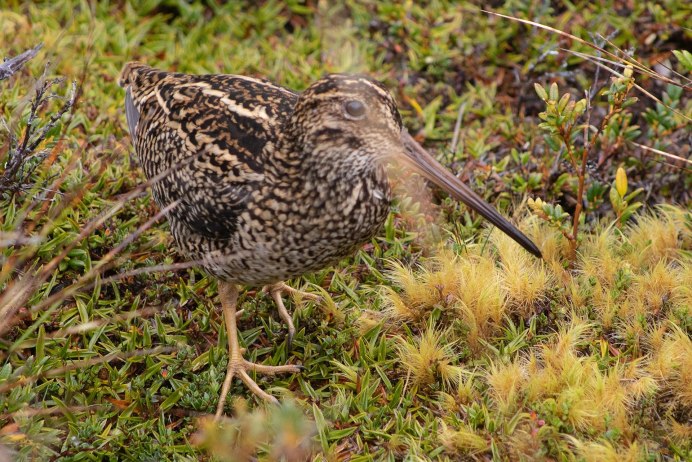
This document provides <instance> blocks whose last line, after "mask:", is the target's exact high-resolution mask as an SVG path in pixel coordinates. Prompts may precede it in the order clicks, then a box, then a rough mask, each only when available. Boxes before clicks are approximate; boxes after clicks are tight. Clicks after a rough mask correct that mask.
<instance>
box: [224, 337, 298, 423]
mask: <svg viewBox="0 0 692 462" xmlns="http://www.w3.org/2000/svg"><path fill="white" fill-rule="evenodd" d="M238 350H240V349H238ZM234 353H235V352H231V357H230V359H229V361H228V367H227V369H226V379H225V380H224V381H223V386H222V387H221V398H220V399H219V404H218V406H217V407H216V416H215V417H214V418H215V420H218V419H220V418H221V416H222V415H223V407H224V404H225V403H226V396H227V395H228V390H229V389H230V387H231V381H232V380H233V377H238V378H239V379H240V380H242V381H243V383H244V384H245V386H246V387H248V388H249V389H250V391H251V392H253V393H254V394H255V395H256V396H258V397H259V398H261V399H262V400H264V401H268V402H270V403H272V404H278V403H279V401H278V400H277V399H276V398H275V397H273V396H272V395H270V394H269V393H267V392H266V391H264V390H262V388H260V386H259V385H257V382H255V381H254V380H253V379H252V377H250V375H249V374H248V372H250V371H253V372H257V373H259V374H270V375H273V374H283V373H289V374H295V373H298V372H301V371H302V370H303V369H304V368H303V366H299V365H295V364H285V365H283V366H267V365H264V364H256V363H253V362H250V361H247V360H246V359H244V358H243V357H242V356H240V354H234ZM238 353H239V352H238Z"/></svg>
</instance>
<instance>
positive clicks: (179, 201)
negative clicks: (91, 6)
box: [119, 62, 541, 419]
mask: <svg viewBox="0 0 692 462" xmlns="http://www.w3.org/2000/svg"><path fill="white" fill-rule="evenodd" d="M119 85H120V86H121V87H123V88H124V90H125V113H126V118H127V124H128V129H129V133H130V136H131V139H132V143H133V145H134V150H135V152H136V156H137V158H138V161H139V164H140V166H141V168H142V170H143V172H144V175H145V176H146V177H147V178H148V179H149V180H150V181H151V182H152V195H153V198H154V200H155V201H156V203H157V204H158V206H159V207H161V208H168V209H167V219H168V222H169V225H170V232H171V234H172V235H173V238H174V240H175V243H176V245H177V247H178V249H180V250H181V251H182V253H183V254H184V255H185V256H186V258H188V259H190V260H191V261H192V262H194V263H195V264H197V265H199V267H201V268H202V269H203V270H204V271H206V272H207V273H208V274H210V275H212V276H214V277H216V278H217V280H218V293H219V298H220V301H221V306H222V311H223V317H224V321H225V328H226V330H227V339H228V365H227V370H226V376H225V379H224V382H223V386H222V388H221V393H220V397H219V401H218V405H217V408H216V414H215V418H216V419H219V418H220V417H221V416H222V415H223V409H224V406H225V402H226V398H227V395H228V392H229V389H230V385H231V382H232V380H233V378H234V377H237V378H240V379H241V381H242V382H243V383H244V384H245V385H246V386H247V387H248V388H249V389H250V390H251V391H252V392H253V393H254V394H255V395H257V396H258V397H259V398H261V399H263V400H266V401H269V402H278V401H277V399H276V398H275V397H273V396H272V395H270V394H268V393H267V392H265V391H264V390H262V388H261V387H260V386H259V385H257V383H256V382H255V381H254V380H253V379H252V377H251V376H250V375H249V372H252V371H254V372H255V373H260V374H277V373H298V372H300V371H301V370H302V366H299V365H294V364H286V365H280V366H268V365H264V364H256V363H252V362H250V361H247V360H245V359H244V358H243V356H242V354H243V350H242V349H241V348H240V345H239V342H238V333H237V325H236V308H237V302H238V296H239V288H240V286H250V287H264V288H265V290H267V291H268V292H269V293H270V294H271V296H272V298H273V300H274V302H275V304H276V306H277V309H278V312H279V315H280V317H281V319H282V320H283V321H284V322H285V323H286V324H287V326H288V341H289V343H290V340H291V339H292V337H293V333H294V332H295V327H294V325H293V322H292V319H291V316H290V315H289V313H288V311H287V309H286V307H285V305H284V303H283V301H282V296H283V295H286V294H296V293H298V291H297V290H296V289H293V288H291V287H289V286H288V285H287V284H286V283H285V281H286V280H288V279H291V278H296V277H300V276H303V275H305V274H309V273H311V272H315V271H317V270H321V269H324V268H327V267H329V266H331V265H333V264H335V263H337V262H339V261H340V260H342V259H344V258H346V257H348V256H351V255H352V254H354V253H355V252H356V251H357V250H358V249H359V248H360V247H361V246H362V245H363V244H364V243H367V242H368V241H370V240H371V239H372V238H373V237H375V236H376V235H377V233H378V232H379V231H380V230H381V228H382V227H383V224H384V223H385V221H386V219H387V216H388V214H389V212H390V202H391V200H392V196H393V194H392V186H391V184H390V173H389V172H390V169H391V168H392V165H394V164H396V165H400V166H405V168H410V169H412V170H413V171H415V172H416V173H419V174H420V175H421V176H422V177H424V178H425V179H427V180H428V181H429V182H431V183H433V184H435V185H437V186H438V187H440V188H441V189H442V190H444V191H446V192H447V193H448V194H450V195H451V196H452V197H454V198H455V199H457V200H460V201H462V202H464V203H465V204H466V205H468V206H469V207H470V208H472V209H474V210H476V211H477V212H478V213H479V214H480V215H482V216H483V217H485V218H486V219H487V220H489V221H490V222H491V223H492V224H494V225H495V226H497V227H498V228H499V229H501V230H502V231H503V232H505V233H506V234H508V235H509V236H510V237H512V238H513V239H514V240H515V241H516V242H517V243H519V244H520V245H521V246H522V247H524V248H525V249H526V250H527V251H528V252H530V253H531V254H533V255H535V256H536V257H539V258H540V257H541V252H540V250H539V249H538V247H537V246H536V245H535V244H534V243H533V242H532V241H531V239H529V238H528V237H527V236H526V235H525V234H523V233H522V232H521V231H520V230H519V229H517V228H516V227H515V226H514V225H512V224H511V223H510V222H509V221H508V220H507V219H505V218H504V217H503V216H502V215H501V214H500V213H499V212H498V211H497V210H495V209H494V208H493V207H492V206H491V205H490V204H488V203H487V202H485V201H484V200H483V199H482V198H481V197H480V196H478V195H477V194H476V193H475V192H474V191H473V190H472V189H471V188H469V187H468V186H466V185H465V184H464V183H463V182H461V181H460V180H459V179H458V178H457V177H456V176H455V175H453V174H452V173H451V172H449V171H448V170H447V169H445V168H444V167H443V166H442V165H441V164H439V163H438V162H437V161H436V160H435V158H434V157H433V156H432V155H431V154H429V153H428V152H427V151H426V150H425V149H424V148H423V147H422V146H421V145H420V144H419V143H418V142H417V141H416V140H415V139H414V138H413V137H412V136H411V135H410V134H409V133H408V131H407V130H406V128H405V127H404V125H403V123H402V118H401V115H400V113H399V110H398V106H397V104H396V102H395V99H394V97H393V96H392V94H391V93H390V92H389V90H388V89H387V88H386V86H385V85H383V84H382V83H380V82H379V81H377V80H375V79H373V78H370V77H368V76H365V75H360V74H327V75H325V76H323V77H322V78H320V79H318V80H316V81H315V82H313V83H312V84H311V85H309V86H308V87H307V88H306V89H305V90H304V91H303V92H296V91H293V90H291V89H288V88H285V87H283V86H280V85H277V84H274V83H272V82H271V81H269V80H266V79H263V78H257V77H250V76H243V75H231V74H207V75H191V74H183V73H174V72H167V71H163V70H159V69H155V68H152V67H150V66H148V65H146V64H143V63H139V62H131V63H128V64H126V65H125V67H124V68H123V70H122V73H121V75H120V79H119ZM308 297H309V298H312V299H317V297H315V296H314V295H311V294H308Z"/></svg>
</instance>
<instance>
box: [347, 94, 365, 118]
mask: <svg viewBox="0 0 692 462" xmlns="http://www.w3.org/2000/svg"><path fill="white" fill-rule="evenodd" d="M344 109H345V110H346V116H347V117H348V118H349V119H362V118H363V117H364V116H365V104H363V103H362V102H361V101H358V100H357V99H354V100H352V101H348V102H347V103H346V104H344Z"/></svg>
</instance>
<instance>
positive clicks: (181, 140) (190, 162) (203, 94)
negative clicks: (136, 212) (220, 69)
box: [120, 64, 297, 239]
mask: <svg viewBox="0 0 692 462" xmlns="http://www.w3.org/2000/svg"><path fill="white" fill-rule="evenodd" d="M120 83H121V85H122V86H124V87H125V88H126V97H125V112H126V114H127V120H128V127H129V129H130V133H131V134H132V138H133V142H134V144H135V148H136V151H137V154H138V157H139V159H140V163H141V164H142V168H143V170H144V173H145V175H146V176H147V178H153V177H156V176H157V175H159V176H162V178H161V179H160V180H158V181H156V182H155V184H154V186H153V190H154V196H155V197H156V200H157V202H159V205H160V206H162V207H165V206H167V205H169V204H170V203H172V202H174V201H179V202H180V204H179V205H178V206H177V207H176V208H175V209H174V210H172V211H171V212H170V214H171V215H172V216H173V217H174V218H176V219H178V220H179V221H181V222H182V223H184V224H185V225H187V227H188V228H190V229H191V230H192V231H194V232H196V233H198V234H201V235H204V236H207V237H210V238H215V239H225V238H228V237H230V236H232V235H233V234H234V232H235V230H236V228H237V222H238V216H239V215H240V214H241V213H242V212H243V211H244V210H245V209H246V206H247V203H248V201H249V200H250V197H251V195H252V193H253V191H255V190H256V189H257V187H258V185H259V184H260V183H261V181H262V180H263V175H264V169H263V159H262V156H263V152H264V148H265V145H266V144H267V143H268V142H272V141H274V140H276V138H277V136H278V131H279V130H280V129H281V126H282V125H283V123H284V122H285V121H286V119H287V118H288V117H289V115H290V113H291V111H292V109H293V105H294V104H295V101H296V98H297V96H296V95H295V93H293V92H290V91H288V90H286V89H283V88H282V87H279V86H276V85H273V84H271V83H269V82H267V81H264V80H259V79H253V78H248V77H241V76H231V75H206V76H190V75H184V74H173V73H167V72H162V71H158V70H155V69H152V68H149V67H146V66H143V65H141V64H131V65H128V66H126V68H125V70H124V71H123V75H122V77H121V81H120Z"/></svg>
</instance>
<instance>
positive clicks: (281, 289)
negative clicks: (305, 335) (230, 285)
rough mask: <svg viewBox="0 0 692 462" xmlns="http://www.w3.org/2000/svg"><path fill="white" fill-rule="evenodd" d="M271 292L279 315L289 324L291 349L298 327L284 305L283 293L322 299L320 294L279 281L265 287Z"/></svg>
mask: <svg viewBox="0 0 692 462" xmlns="http://www.w3.org/2000/svg"><path fill="white" fill-rule="evenodd" d="M264 289H265V290H266V291H267V292H269V294H270V295H271V296H272V298H273V299H274V303H276V307H277V308H278V309H279V316H280V317H281V319H282V320H283V321H284V322H285V323H286V325H287V326H288V342H287V343H288V349H289V350H290V349H291V344H292V343H293V336H294V335H295V333H296V328H295V326H294V325H293V318H292V317H291V315H290V314H288V310H287V309H286V306H285V305H284V301H283V299H282V298H281V296H282V295H283V294H289V295H292V296H294V297H295V296H298V297H303V298H307V299H308V300H313V301H318V300H320V297H319V295H314V294H310V293H308V292H303V291H302V290H298V289H294V288H293V287H290V286H288V285H286V284H285V283H283V282H277V283H276V284H271V285H268V286H265V288H264Z"/></svg>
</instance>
